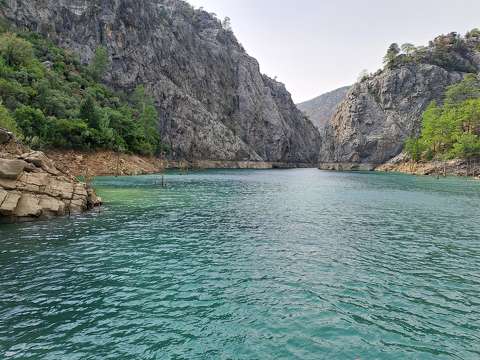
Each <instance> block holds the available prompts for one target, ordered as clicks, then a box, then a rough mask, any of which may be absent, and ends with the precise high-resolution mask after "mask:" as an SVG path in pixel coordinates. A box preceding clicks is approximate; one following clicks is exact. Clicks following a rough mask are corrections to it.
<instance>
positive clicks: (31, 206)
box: [0, 129, 102, 222]
mask: <svg viewBox="0 0 480 360" xmlns="http://www.w3.org/2000/svg"><path fill="white" fill-rule="evenodd" d="M101 202H102V201H101V199H100V198H99V197H97V196H96V194H95V191H94V190H93V189H92V188H90V187H89V186H87V184H85V183H82V182H80V181H78V180H76V179H75V178H74V177H72V176H70V175H68V174H67V173H64V172H62V171H60V170H59V169H58V168H57V167H56V166H55V163H54V162H53V161H52V160H50V159H49V158H48V157H47V156H46V155H45V154H44V153H42V152H39V151H31V150H30V149H28V148H26V147H24V146H22V145H21V144H19V143H18V142H16V140H15V138H14V136H13V134H11V133H9V132H8V131H6V130H3V129H0V222H16V221H32V220H36V219H45V218H51V217H54V216H63V215H69V214H75V213H81V212H84V211H86V210H88V209H92V208H94V207H96V206H99V205H101Z"/></svg>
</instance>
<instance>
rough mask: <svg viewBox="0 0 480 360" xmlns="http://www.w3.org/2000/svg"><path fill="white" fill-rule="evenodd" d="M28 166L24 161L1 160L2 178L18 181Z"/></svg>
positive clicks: (0, 175) (0, 172)
mask: <svg viewBox="0 0 480 360" xmlns="http://www.w3.org/2000/svg"><path fill="white" fill-rule="evenodd" d="M26 167H28V164H27V163H26V162H25V161H23V160H11V159H0V178H3V179H10V180H16V179H18V178H19V177H20V175H21V174H23V170H24V169H25V168H26Z"/></svg>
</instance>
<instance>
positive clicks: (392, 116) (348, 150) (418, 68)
mask: <svg viewBox="0 0 480 360" xmlns="http://www.w3.org/2000/svg"><path fill="white" fill-rule="evenodd" d="M459 44H460V45H459ZM479 45H480V39H477V38H471V39H463V40H462V39H460V40H459V38H458V37H457V36H455V34H448V35H444V36H440V37H438V38H437V39H435V40H434V41H433V42H431V44H430V46H429V47H428V48H422V49H421V50H418V54H416V55H415V56H416V58H415V60H414V61H405V62H403V63H400V64H399V65H396V66H394V67H392V68H389V67H387V68H386V69H384V70H382V71H379V72H377V73H376V74H374V75H372V76H370V77H367V78H366V79H364V80H363V81H361V82H359V83H357V84H355V85H354V86H353V87H352V88H351V89H350V91H349V92H348V94H347V97H346V99H345V100H344V101H343V102H342V103H341V105H340V106H339V108H338V110H337V112H336V113H335V115H334V116H333V118H332V119H331V121H330V122H329V124H328V125H327V126H326V128H325V130H324V131H323V133H322V134H321V135H322V145H321V150H320V162H321V165H320V167H321V168H325V169H331V168H334V167H335V164H342V166H341V167H342V168H345V167H347V168H348V167H355V166H357V165H358V164H362V166H360V168H362V169H363V168H365V167H367V168H374V167H376V166H378V165H380V164H383V163H385V162H386V161H388V160H390V159H391V158H393V157H395V156H397V155H398V154H399V153H401V151H402V149H403V145H404V142H405V140H406V139H407V138H408V137H410V136H417V135H418V134H419V133H420V130H421V123H422V113H423V112H424V111H425V109H426V108H427V106H428V105H429V104H430V102H431V101H433V100H435V101H437V102H442V100H443V97H444V93H445V90H446V88H447V87H448V86H449V85H452V84H455V83H457V82H459V81H461V80H462V79H463V78H464V76H465V75H466V73H467V72H470V73H475V72H478V70H479V69H480V52H479V49H480V47H479ZM420 51H421V52H420Z"/></svg>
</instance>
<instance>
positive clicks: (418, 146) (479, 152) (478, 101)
mask: <svg viewBox="0 0 480 360" xmlns="http://www.w3.org/2000/svg"><path fill="white" fill-rule="evenodd" d="M405 150H406V152H407V153H408V154H409V155H410V157H411V158H412V159H413V160H414V161H419V160H433V159H438V160H447V159H453V158H464V159H473V158H478V157H480V77H479V75H473V74H470V75H467V76H466V78H465V79H464V80H463V81H462V82H461V83H459V84H457V85H453V86H450V87H449V88H448V90H447V91H446V94H445V100H444V102H443V104H442V105H438V104H437V103H435V102H433V103H431V104H430V106H429V107H428V109H427V110H426V111H425V113H424V114H423V128H422V132H421V135H420V137H419V138H411V139H408V140H407V142H406V144H405Z"/></svg>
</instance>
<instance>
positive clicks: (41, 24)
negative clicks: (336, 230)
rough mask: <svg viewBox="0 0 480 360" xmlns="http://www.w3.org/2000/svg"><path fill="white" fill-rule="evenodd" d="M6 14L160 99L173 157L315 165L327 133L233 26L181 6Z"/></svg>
mask: <svg viewBox="0 0 480 360" xmlns="http://www.w3.org/2000/svg"><path fill="white" fill-rule="evenodd" d="M0 15H1V16H3V17H4V18H6V19H7V20H8V21H10V22H11V23H14V24H15V25H16V26H18V27H22V28H28V29H29V30H31V31H35V32H39V33H41V34H44V35H45V36H48V37H50V38H51V39H52V40H54V41H55V43H57V44H58V45H60V46H62V47H65V48H68V49H71V50H73V51H74V52H75V53H77V54H78V55H79V56H80V58H81V61H82V62H84V63H88V62H89V61H90V60H91V59H92V57H93V55H94V52H95V49H96V48H97V47H98V46H104V47H106V48H107V49H108V53H109V56H110V58H111V66H110V69H109V70H108V73H107V74H106V76H105V78H104V81H105V82H106V83H107V84H108V85H110V86H112V87H113V88H117V89H122V90H126V91H131V90H133V89H134V88H135V86H137V85H139V84H144V85H146V88H147V89H148V90H149V92H150V93H151V94H152V95H153V96H154V98H155V100H156V104H157V107H158V109H159V113H160V119H159V131H160V133H161V135H162V139H163V141H164V142H165V143H167V144H169V145H170V146H171V148H172V157H173V158H177V159H180V158H186V159H189V160H195V159H208V160H246V161H252V160H253V161H278V162H291V163H297V162H301V163H307V162H309V163H312V162H316V160H317V159H318V151H319V145H320V143H319V134H318V131H317V130H316V128H315V127H314V126H313V124H312V123H311V122H310V121H309V120H308V119H306V117H305V116H304V115H303V114H302V113H301V112H300V111H299V110H298V109H297V108H296V107H295V104H294V103H293V102H292V100H291V97H290V94H289V93H288V92H287V90H286V89H285V87H284V86H283V84H280V83H278V82H276V81H274V80H272V79H270V78H268V77H266V76H264V75H262V74H261V73H260V69H259V64H258V62H257V61H256V60H255V59H253V58H252V57H250V56H248V54H247V53H246V52H245V50H244V49H243V47H242V46H241V45H240V43H239V42H238V41H237V39H236V38H235V36H234V34H233V32H232V31H231V30H230V29H229V28H228V26H224V25H222V23H221V22H220V21H219V20H218V19H217V18H216V17H215V16H213V15H212V14H210V13H208V12H206V11H203V10H194V9H193V8H192V7H191V6H190V5H189V4H188V3H186V2H184V1H181V0H142V1H132V0H100V1H90V0H42V1H31V0H5V5H4V6H2V8H1V10H0Z"/></svg>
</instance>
